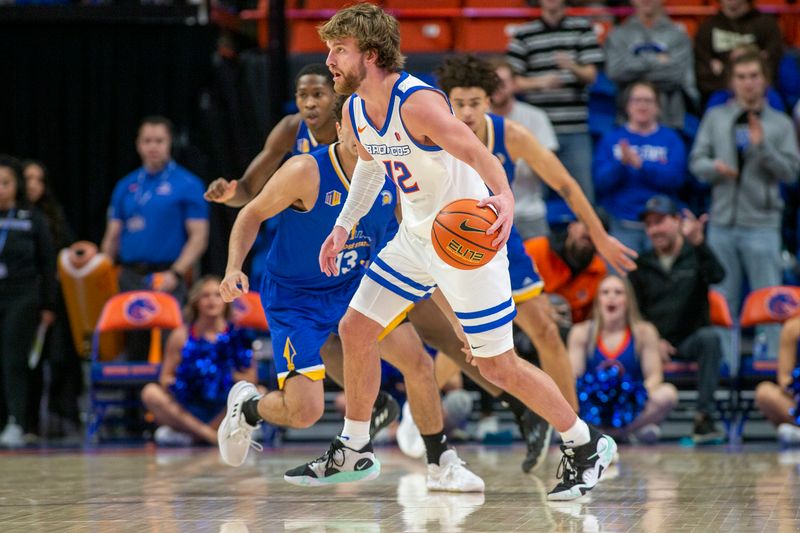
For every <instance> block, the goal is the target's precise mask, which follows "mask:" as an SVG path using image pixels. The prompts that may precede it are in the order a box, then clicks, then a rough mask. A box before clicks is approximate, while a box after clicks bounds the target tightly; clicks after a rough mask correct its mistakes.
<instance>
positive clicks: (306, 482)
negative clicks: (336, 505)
mask: <svg viewBox="0 0 800 533" xmlns="http://www.w3.org/2000/svg"><path fill="white" fill-rule="evenodd" d="M374 461H375V462H374V463H373V465H372V466H371V467H369V468H368V469H366V470H361V471H355V470H353V471H351V472H339V473H338V474H334V475H332V476H328V477H324V478H316V477H309V476H299V477H292V476H286V475H284V476H283V480H284V481H286V482H287V483H291V484H292V485H297V486H300V487H322V486H324V485H336V484H338V483H354V482H358V481H372V480H373V479H376V478H377V477H378V476H380V475H381V463H380V462H379V461H378V459H377V458H376V459H375V460H374Z"/></svg>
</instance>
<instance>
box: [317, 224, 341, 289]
mask: <svg viewBox="0 0 800 533" xmlns="http://www.w3.org/2000/svg"><path fill="white" fill-rule="evenodd" d="M346 242H347V231H346V230H345V229H344V228H343V227H341V226H334V227H333V229H332V230H331V234H330V235H328V238H327V239H325V242H323V243H322V248H320V249H319V268H320V270H322V272H324V273H325V275H326V276H328V277H330V276H336V275H337V274H338V273H339V267H338V266H336V256H337V255H339V252H341V251H342V249H343V248H344V244H345V243H346Z"/></svg>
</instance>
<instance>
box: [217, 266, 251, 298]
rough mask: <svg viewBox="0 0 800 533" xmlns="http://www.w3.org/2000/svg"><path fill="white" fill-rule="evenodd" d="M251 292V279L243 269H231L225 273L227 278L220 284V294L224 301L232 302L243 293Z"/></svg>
mask: <svg viewBox="0 0 800 533" xmlns="http://www.w3.org/2000/svg"><path fill="white" fill-rule="evenodd" d="M248 292H250V280H249V279H247V275H246V274H245V273H244V272H242V271H241V270H231V271H229V272H226V273H225V279H223V280H222V283H220V285H219V294H220V295H221V296H222V299H223V301H225V302H226V303H231V302H232V301H234V300H235V299H236V298H238V297H239V296H241V295H242V294H246V293H248Z"/></svg>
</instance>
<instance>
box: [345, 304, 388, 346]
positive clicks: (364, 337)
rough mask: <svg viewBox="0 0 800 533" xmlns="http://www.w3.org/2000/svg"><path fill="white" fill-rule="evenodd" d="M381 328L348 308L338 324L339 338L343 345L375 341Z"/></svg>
mask: <svg viewBox="0 0 800 533" xmlns="http://www.w3.org/2000/svg"><path fill="white" fill-rule="evenodd" d="M380 332H381V328H380V327H379V326H378V324H377V323H376V322H375V321H373V320H370V319H369V318H367V317H365V316H364V315H362V314H361V313H359V312H358V311H355V310H353V309H352V308H348V309H347V312H346V313H345V315H344V316H343V317H342V320H341V321H340V322H339V337H340V338H341V339H342V343H343V344H348V343H352V342H367V341H377V340H378V335H379V334H380Z"/></svg>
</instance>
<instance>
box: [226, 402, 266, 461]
mask: <svg viewBox="0 0 800 533" xmlns="http://www.w3.org/2000/svg"><path fill="white" fill-rule="evenodd" d="M236 407H237V408H238V409H241V404H239V405H237V406H236ZM235 416H236V417H237V424H236V427H235V428H233V429H232V430H231V431H230V432H229V433H228V438H230V439H234V440H236V441H240V442H241V441H247V445H248V446H250V447H251V448H253V449H254V450H256V451H259V452H260V451H263V450H264V447H263V446H262V445H261V443H259V442H256V441H254V440H253V439H252V438H250V436H251V435H252V434H253V429H255V428H253V429H251V428H250V427H242V423H245V424H247V421H246V420H244V415H242V413H241V411H239V412H238V413H237V414H236V415H235Z"/></svg>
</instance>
